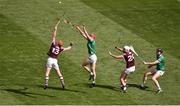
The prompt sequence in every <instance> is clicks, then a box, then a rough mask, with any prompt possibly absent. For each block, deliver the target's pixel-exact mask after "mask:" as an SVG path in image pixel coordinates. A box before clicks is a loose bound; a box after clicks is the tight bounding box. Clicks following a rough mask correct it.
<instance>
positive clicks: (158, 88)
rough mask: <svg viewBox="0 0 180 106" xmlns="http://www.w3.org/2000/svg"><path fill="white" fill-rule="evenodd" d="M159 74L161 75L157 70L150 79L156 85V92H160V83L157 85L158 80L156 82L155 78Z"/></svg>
mask: <svg viewBox="0 0 180 106" xmlns="http://www.w3.org/2000/svg"><path fill="white" fill-rule="evenodd" d="M160 76H161V75H160V74H159V73H158V72H156V73H155V74H154V75H153V77H152V80H153V82H154V84H155V86H156V87H157V93H160V92H162V90H161V87H160V85H159V82H158V80H157V78H159V77H160Z"/></svg>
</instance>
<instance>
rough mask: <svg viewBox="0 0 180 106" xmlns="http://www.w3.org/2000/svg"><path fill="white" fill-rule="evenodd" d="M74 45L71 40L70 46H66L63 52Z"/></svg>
mask: <svg viewBox="0 0 180 106" xmlns="http://www.w3.org/2000/svg"><path fill="white" fill-rule="evenodd" d="M73 45H74V44H73V42H70V44H69V46H68V47H66V48H64V49H63V51H62V52H65V51H69V50H71V48H72V46H73Z"/></svg>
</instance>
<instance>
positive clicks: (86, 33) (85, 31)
mask: <svg viewBox="0 0 180 106" xmlns="http://www.w3.org/2000/svg"><path fill="white" fill-rule="evenodd" d="M83 31H84V33H85V35H86V37H87V39H88V40H92V38H91V37H90V35H89V33H88V32H87V30H86V27H85V26H84V25H83Z"/></svg>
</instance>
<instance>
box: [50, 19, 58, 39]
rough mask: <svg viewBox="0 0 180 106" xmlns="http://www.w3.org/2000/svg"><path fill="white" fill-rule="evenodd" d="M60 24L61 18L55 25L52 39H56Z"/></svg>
mask: <svg viewBox="0 0 180 106" xmlns="http://www.w3.org/2000/svg"><path fill="white" fill-rule="evenodd" d="M59 24H60V20H59V21H58V22H57V23H56V25H55V27H54V33H53V35H52V41H56V36H57V29H58V25H59Z"/></svg>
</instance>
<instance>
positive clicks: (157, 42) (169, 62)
mask: <svg viewBox="0 0 180 106" xmlns="http://www.w3.org/2000/svg"><path fill="white" fill-rule="evenodd" d="M58 2H59V1H58V0H38V1H37V0H29V1H28V0H16V1H15V0H14V1H12V0H11V1H10V0H0V10H1V11H0V51H1V52H0V63H1V65H0V71H1V72H0V76H1V77H0V101H1V102H0V104H18V105H20V104H25V105H28V104H62V105H63V104H69V105H73V104H79V105H80V104H92V105H95V104H102V105H105V104H110V105H118V104H150V105H151V104H161V105H165V104H180V102H179V99H180V92H178V91H179V89H180V87H179V82H180V78H179V76H180V74H179V70H180V67H179V66H178V64H180V62H179V59H180V55H179V54H180V50H179V47H180V43H179V40H180V37H179V34H180V30H179V29H180V23H179V22H180V18H179V17H180V4H179V2H178V1H176V0H158V1H157V0H151V1H147V0H106V1H104V0H62V3H61V4H59V3H58ZM64 12H65V13H66V17H69V19H70V20H72V21H73V22H74V23H84V24H86V25H87V26H88V30H89V31H90V32H92V33H96V34H97V41H96V42H97V56H98V63H97V64H98V65H97V87H96V88H93V89H90V88H89V86H88V84H89V83H90V82H88V74H87V73H86V72H85V71H84V70H83V69H82V68H81V66H80V65H81V63H82V61H83V60H84V58H85V57H86V56H87V49H86V41H84V39H83V38H82V37H81V36H80V35H79V33H77V32H76V31H75V30H74V29H72V28H71V27H70V26H68V25H65V24H62V25H61V27H60V28H59V33H60V34H61V38H62V39H63V41H64V45H65V46H68V44H69V42H70V41H73V42H75V46H74V48H73V49H72V50H71V51H70V52H67V53H64V54H63V55H61V56H60V57H59V63H60V67H61V69H62V73H63V75H64V78H65V83H66V86H67V90H65V91H62V90H61V89H60V87H59V80H58V78H57V77H56V75H55V72H54V71H52V74H51V75H50V80H49V86H50V87H49V89H47V90H43V83H44V66H45V63H46V59H47V55H46V53H47V51H48V49H49V46H50V42H51V35H52V30H53V27H54V24H55V23H56V20H57V19H56V18H57V17H60V16H61V15H62V14H63V13H64ZM125 44H132V45H133V46H134V47H135V49H136V50H137V52H138V53H139V55H141V56H142V57H143V58H144V59H145V60H153V59H154V58H155V55H154V54H155V49H156V48H157V47H162V48H163V49H164V50H165V57H166V73H165V75H164V76H163V77H161V78H160V79H159V80H160V84H161V86H162V88H163V90H164V92H163V93H161V94H159V95H156V94H155V92H154V90H155V88H154V86H153V84H152V81H151V80H149V81H148V84H147V86H148V87H149V88H148V89H147V90H146V91H144V90H140V89H139V87H138V86H139V84H140V83H141V79H142V76H143V72H144V71H145V70H146V66H144V65H143V64H142V63H141V62H140V60H139V59H138V58H136V64H137V68H136V72H135V73H134V74H132V75H130V76H129V77H128V83H129V87H128V93H126V94H123V93H121V92H119V74H120V72H121V71H122V70H123V69H124V67H125V65H124V62H123V61H118V60H114V59H112V58H111V57H110V56H108V52H107V51H108V50H111V51H113V52H114V53H118V52H116V51H115V50H114V49H113V48H114V46H123V45H125Z"/></svg>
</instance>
